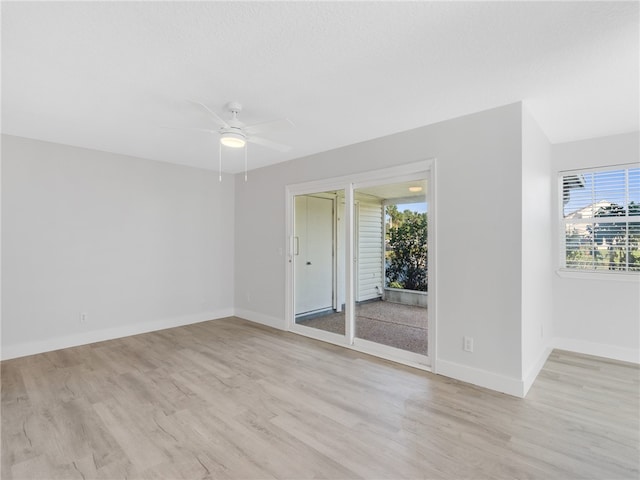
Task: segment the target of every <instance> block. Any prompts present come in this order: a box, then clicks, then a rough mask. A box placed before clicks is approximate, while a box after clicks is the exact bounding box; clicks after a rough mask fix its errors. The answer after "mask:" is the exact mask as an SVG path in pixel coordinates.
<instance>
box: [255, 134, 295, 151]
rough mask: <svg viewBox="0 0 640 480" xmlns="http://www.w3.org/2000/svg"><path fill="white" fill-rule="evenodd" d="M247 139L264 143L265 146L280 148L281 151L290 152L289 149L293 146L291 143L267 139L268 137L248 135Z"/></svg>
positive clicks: (259, 143) (258, 143) (257, 143)
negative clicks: (286, 143)
mask: <svg viewBox="0 0 640 480" xmlns="http://www.w3.org/2000/svg"><path fill="white" fill-rule="evenodd" d="M247 141H249V142H251V143H255V144H256V145H262V146H263V147H268V148H272V149H274V150H278V151H279V152H288V151H289V150H291V147H290V146H289V145H284V144H282V143H278V142H274V141H272V140H267V139H266V138H262V137H247Z"/></svg>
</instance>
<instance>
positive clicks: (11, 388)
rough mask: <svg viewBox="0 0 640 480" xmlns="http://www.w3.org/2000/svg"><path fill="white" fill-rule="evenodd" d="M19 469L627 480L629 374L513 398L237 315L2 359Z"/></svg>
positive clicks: (637, 384) (56, 475) (580, 366)
mask: <svg viewBox="0 0 640 480" xmlns="http://www.w3.org/2000/svg"><path fill="white" fill-rule="evenodd" d="M0 368H1V374H2V392H1V393H2V407H1V414H2V418H1V440H2V459H1V467H0V475H1V477H2V479H3V480H18V479H62V478H65V479H67V478H68V479H72V478H78V479H84V480H88V479H93V478H95V479H120V478H122V479H124V478H127V479H151V478H153V479H156V478H165V479H180V478H184V479H305V478H329V479H360V478H362V479H367V478H376V479H400V478H411V479H417V478H423V479H449V478H455V479H458V478H473V479H484V478H486V479H496V478H518V479H525V478H531V479H550V478H553V479H574V478H575V479H578V478H580V479H582V478H591V479H636V480H637V479H638V478H639V474H640V473H639V472H640V465H639V462H640V460H639V458H640V369H639V367H638V366H637V365H631V364H627V363H622V362H616V361H612V360H606V359H601V358H595V357H590V356H587V355H579V354H572V353H567V352H561V351H555V352H553V353H552V355H551V356H550V358H549V360H548V362H547V364H546V365H545V367H544V369H543V370H542V372H541V373H540V375H539V377H538V379H537V380H536V382H535V384H534V385H533V387H532V388H531V390H530V392H529V395H528V396H527V398H526V399H518V398H514V397H510V396H508V395H503V394H500V393H497V392H493V391H490V390H486V389H482V388H478V387H474V386H471V385H467V384H464V383H462V382H458V381H455V380H452V379H448V378H445V377H439V376H437V375H432V374H430V373H427V372H423V371H419V370H415V369H411V368H408V367H404V366H401V365H397V364H394V363H392V362H389V361H386V360H381V359H377V358H374V357H370V356H367V355H363V354H360V353H358V352H355V351H352V350H347V349H342V348H340V347H337V346H334V345H329V344H325V343H321V342H317V341H314V340H311V339H308V338H304V337H301V336H297V335H294V334H291V333H286V332H281V331H277V330H273V329H270V328H268V327H264V326H260V325H256V324H252V323H250V322H247V321H244V320H240V319H237V318H228V319H223V320H216V321H211V322H204V323H200V324H196V325H190V326H185V327H180V328H174V329H168V330H163V331H160V332H152V333H148V334H144V335H137V336H133V337H127V338H123V339H118V340H112V341H108V342H100V343H95V344H91V345H84V346H80V347H74V348H69V349H65V350H59V351H56V352H49V353H44V354H41V355H33V356H30V357H24V358H19V359H14V360H9V361H5V362H2V364H1V365H0Z"/></svg>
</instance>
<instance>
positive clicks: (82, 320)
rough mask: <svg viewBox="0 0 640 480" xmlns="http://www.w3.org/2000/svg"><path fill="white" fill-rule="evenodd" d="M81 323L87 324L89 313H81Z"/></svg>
mask: <svg viewBox="0 0 640 480" xmlns="http://www.w3.org/2000/svg"><path fill="white" fill-rule="evenodd" d="M80 323H87V313H86V312H80Z"/></svg>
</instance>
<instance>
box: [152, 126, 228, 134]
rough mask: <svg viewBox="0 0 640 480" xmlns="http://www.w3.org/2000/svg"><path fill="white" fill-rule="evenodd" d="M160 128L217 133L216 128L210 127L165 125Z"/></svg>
mask: <svg viewBox="0 0 640 480" xmlns="http://www.w3.org/2000/svg"><path fill="white" fill-rule="evenodd" d="M161 128H168V129H171V130H192V131H194V132H206V133H219V132H218V131H217V130H211V129H210V128H196V127H165V126H162V127H161Z"/></svg>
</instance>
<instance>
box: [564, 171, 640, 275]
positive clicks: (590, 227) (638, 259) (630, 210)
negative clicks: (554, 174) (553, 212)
mask: <svg viewBox="0 0 640 480" xmlns="http://www.w3.org/2000/svg"><path fill="white" fill-rule="evenodd" d="M560 182H561V186H562V199H563V206H562V224H563V251H564V265H563V266H564V268H567V269H578V270H588V271H609V272H612V271H615V272H640V168H620V167H617V168H615V169H603V170H595V171H588V170H577V171H571V172H562V173H561V174H560Z"/></svg>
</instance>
